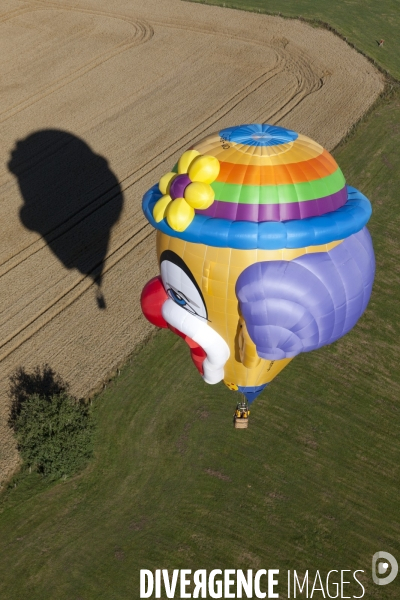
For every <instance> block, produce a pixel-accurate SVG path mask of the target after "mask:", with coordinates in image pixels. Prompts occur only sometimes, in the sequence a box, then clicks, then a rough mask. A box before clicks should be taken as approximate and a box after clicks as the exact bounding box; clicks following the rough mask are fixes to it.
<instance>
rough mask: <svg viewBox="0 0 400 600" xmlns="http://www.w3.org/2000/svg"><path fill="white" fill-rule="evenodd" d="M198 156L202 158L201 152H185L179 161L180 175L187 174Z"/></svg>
mask: <svg viewBox="0 0 400 600" xmlns="http://www.w3.org/2000/svg"><path fill="white" fill-rule="evenodd" d="M198 156H200V152H199V151H198V150H187V151H186V152H184V153H183V154H182V156H181V157H180V159H179V161H178V173H179V174H180V175H181V174H183V173H187V172H188V170H189V167H190V165H191V163H192V162H193V161H194V159H195V158H197V157H198Z"/></svg>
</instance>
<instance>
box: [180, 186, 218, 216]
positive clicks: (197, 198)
mask: <svg viewBox="0 0 400 600" xmlns="http://www.w3.org/2000/svg"><path fill="white" fill-rule="evenodd" d="M214 198H215V193H214V190H213V189H212V187H211V186H210V185H209V184H208V183H202V182H201V181H196V182H194V183H190V184H189V185H188V186H187V188H186V189H185V200H186V202H187V203H188V204H190V206H192V207H193V208H199V209H205V208H208V207H209V206H211V204H212V203H213V202H214Z"/></svg>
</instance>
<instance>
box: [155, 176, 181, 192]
mask: <svg viewBox="0 0 400 600" xmlns="http://www.w3.org/2000/svg"><path fill="white" fill-rule="evenodd" d="M176 176H177V175H176V173H166V174H165V175H163V176H162V177H161V179H160V183H159V184H158V189H159V190H160V192H161V193H162V194H169V188H170V186H171V183H172V182H173V180H174V179H175V177H176Z"/></svg>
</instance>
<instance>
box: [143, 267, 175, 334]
mask: <svg viewBox="0 0 400 600" xmlns="http://www.w3.org/2000/svg"><path fill="white" fill-rule="evenodd" d="M167 299H168V294H167V292H166V291H165V290H164V286H163V284H162V281H161V277H153V279H150V281H148V282H147V283H146V285H145V286H144V288H143V290H142V295H141V297H140V304H141V306H142V311H143V314H144V316H145V317H146V319H147V320H148V321H150V323H152V325H155V326H156V327H163V328H164V329H166V328H167V327H168V323H167V321H166V320H165V319H164V317H163V316H162V313H161V307H162V305H163V304H164V302H165V301H166V300H167Z"/></svg>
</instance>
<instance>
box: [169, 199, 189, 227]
mask: <svg viewBox="0 0 400 600" xmlns="http://www.w3.org/2000/svg"><path fill="white" fill-rule="evenodd" d="M194 214H195V213H194V208H192V207H191V206H189V204H188V203H187V202H186V200H185V198H176V200H174V201H173V202H171V203H170V204H169V205H168V208H167V222H168V225H169V226H170V227H172V229H174V230H175V231H185V229H186V228H187V227H189V225H190V223H191V222H192V221H193V219H194Z"/></svg>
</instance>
